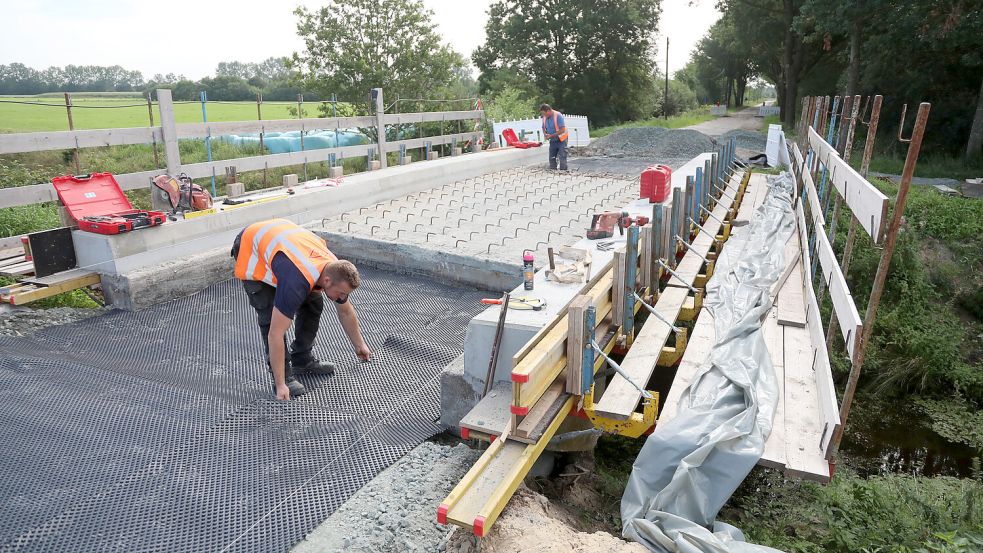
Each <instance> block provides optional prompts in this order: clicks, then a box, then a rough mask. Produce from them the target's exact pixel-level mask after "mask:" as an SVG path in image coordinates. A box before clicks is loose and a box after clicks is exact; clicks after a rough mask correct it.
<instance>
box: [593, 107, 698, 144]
mask: <svg viewBox="0 0 983 553" xmlns="http://www.w3.org/2000/svg"><path fill="white" fill-rule="evenodd" d="M710 119H713V116H712V115H710V108H709V107H700V108H697V109H693V110H689V111H686V112H683V113H681V114H680V115H676V116H673V117H670V118H669V119H662V118H652V119H644V120H642V121H631V122H628V123H622V124H620V125H611V126H610V127H600V128H597V129H591V131H590V136H591V138H601V137H602V136H607V135H609V134H611V133H613V132H614V131H616V130H618V129H633V128H637V127H664V128H666V129H678V128H681V127H688V126H690V125H696V124H697V123H702V122H704V121H709V120H710Z"/></svg>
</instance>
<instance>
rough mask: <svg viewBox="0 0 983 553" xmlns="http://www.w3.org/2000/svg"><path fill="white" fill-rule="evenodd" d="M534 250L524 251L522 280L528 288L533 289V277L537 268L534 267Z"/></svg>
mask: <svg viewBox="0 0 983 553" xmlns="http://www.w3.org/2000/svg"><path fill="white" fill-rule="evenodd" d="M533 261H534V258H533V255H532V250H523V251H522V280H523V284H524V285H525V288H526V290H532V279H533V278H534V277H535V276H536V269H535V268H533Z"/></svg>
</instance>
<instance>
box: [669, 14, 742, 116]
mask: <svg viewBox="0 0 983 553" xmlns="http://www.w3.org/2000/svg"><path fill="white" fill-rule="evenodd" d="M752 36H754V35H753V34H748V33H745V32H744V30H742V29H739V28H738V26H737V21H735V18H734V16H733V15H732V14H730V13H725V14H724V16H723V17H721V18H720V19H718V20H717V22H716V23H714V24H713V26H712V27H710V30H709V31H708V32H707V35H706V36H705V37H703V38H702V39H701V40H700V42H698V43H697V45H696V49H695V50H694V51H693V54H692V58H691V62H690V63H691V65H692V68H691V69H690V70H689V73H686V72H684V77H685V78H686V79H689V80H691V81H697V82H699V84H700V85H701V87H700V88H701V89H702V90H703V91H705V92H707V93H709V94H708V95H709V96H711V97H712V98H713V99H715V100H721V101H723V102H724V103H725V104H727V105H737V106H742V105H744V90H745V88H747V83H748V81H750V80H751V79H753V78H755V77H757V73H758V72H757V65H756V64H755V62H754V55H753V53H754V48H753V42H752V41H750V40H749V39H750V38H751V37H752ZM677 78H678V75H677ZM732 97H733V103H732V102H731V98H732Z"/></svg>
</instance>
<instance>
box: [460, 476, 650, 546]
mask: <svg viewBox="0 0 983 553" xmlns="http://www.w3.org/2000/svg"><path fill="white" fill-rule="evenodd" d="M569 516H570V515H569V513H567V512H565V511H563V510H560V509H557V508H556V506H555V505H554V504H553V503H551V502H550V500H548V499H547V498H546V497H545V496H543V495H542V494H539V493H536V492H534V491H532V490H530V489H529V488H526V487H521V488H519V490H518V491H517V492H516V493H515V495H514V496H512V501H510V502H509V505H508V507H507V508H506V509H505V510H504V511H503V512H502V516H501V517H499V519H498V521H497V522H496V523H495V526H494V531H493V532H492V533H491V535H490V536H488V537H486V538H482V539H480V540H479V539H477V538H475V537H474V536H471V535H470V534H468V533H467V532H461V531H458V532H454V535H453V536H451V539H450V540H449V541H448V543H447V551H448V552H452V553H472V552H474V553H477V552H481V553H516V552H522V551H530V552H531V551H536V552H541V553H569V552H582V553H635V552H637V553H643V552H645V551H647V550H646V549H645V548H644V547H642V546H641V545H638V544H637V543H630V542H627V541H625V540H622V539H621V538H619V537H617V536H614V535H611V534H610V533H607V532H602V531H597V532H593V533H588V532H580V531H578V530H576V529H575V525H574V524H572V523H571V521H570V520H569Z"/></svg>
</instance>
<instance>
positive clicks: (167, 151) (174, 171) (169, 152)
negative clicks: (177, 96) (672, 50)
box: [150, 88, 181, 211]
mask: <svg viewBox="0 0 983 553" xmlns="http://www.w3.org/2000/svg"><path fill="white" fill-rule="evenodd" d="M157 107H158V108H159V109H160V129H161V137H162V139H163V140H164V163H165V165H166V169H167V174H168V175H171V176H174V177H176V176H177V175H179V174H180V173H181V153H180V151H179V150H178V144H177V126H176V123H175V121H174V102H172V101H171V91H170V90H169V89H166V88H158V89H157ZM150 203H151V205H152V206H153V208H154V209H165V210H168V211H170V209H171V204H170V203H169V202H167V201H166V200H162V199H160V198H159V195H158V194H156V193H155V189H154V186H153V184H151V185H150Z"/></svg>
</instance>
